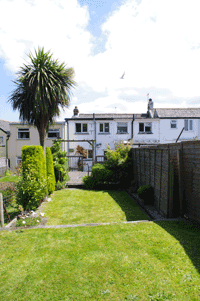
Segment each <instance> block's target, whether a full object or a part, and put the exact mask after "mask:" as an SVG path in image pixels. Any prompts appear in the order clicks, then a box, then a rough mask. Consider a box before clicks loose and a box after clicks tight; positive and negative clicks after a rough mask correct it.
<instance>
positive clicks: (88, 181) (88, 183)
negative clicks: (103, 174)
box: [83, 176, 97, 189]
mask: <svg viewBox="0 0 200 301" xmlns="http://www.w3.org/2000/svg"><path fill="white" fill-rule="evenodd" d="M83 184H84V187H85V188H86V189H94V188H95V187H96V186H97V182H96V181H95V179H94V178H93V177H91V176H85V177H83Z"/></svg>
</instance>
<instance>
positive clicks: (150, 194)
mask: <svg viewBox="0 0 200 301" xmlns="http://www.w3.org/2000/svg"><path fill="white" fill-rule="evenodd" d="M137 193H138V195H139V197H140V198H141V199H143V200H144V201H145V203H146V204H147V203H148V204H152V203H153V200H154V191H153V187H151V186H150V185H143V186H140V188H139V189H138V190H137Z"/></svg>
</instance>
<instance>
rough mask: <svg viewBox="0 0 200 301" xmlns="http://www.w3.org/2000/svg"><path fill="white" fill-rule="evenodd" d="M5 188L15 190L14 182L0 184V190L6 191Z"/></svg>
mask: <svg viewBox="0 0 200 301" xmlns="http://www.w3.org/2000/svg"><path fill="white" fill-rule="evenodd" d="M7 188H12V189H14V188H15V183H14V182H0V190H6V189H7Z"/></svg>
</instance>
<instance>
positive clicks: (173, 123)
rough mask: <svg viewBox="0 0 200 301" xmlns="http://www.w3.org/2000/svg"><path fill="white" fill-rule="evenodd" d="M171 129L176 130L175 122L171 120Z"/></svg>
mask: <svg viewBox="0 0 200 301" xmlns="http://www.w3.org/2000/svg"><path fill="white" fill-rule="evenodd" d="M171 129H177V121H176V120H171Z"/></svg>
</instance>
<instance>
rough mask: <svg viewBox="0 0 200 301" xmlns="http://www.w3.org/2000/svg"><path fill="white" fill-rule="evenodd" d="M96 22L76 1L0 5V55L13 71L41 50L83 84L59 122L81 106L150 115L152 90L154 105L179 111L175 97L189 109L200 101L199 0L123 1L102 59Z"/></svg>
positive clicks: (110, 23) (111, 20)
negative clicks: (95, 33) (93, 26)
mask: <svg viewBox="0 0 200 301" xmlns="http://www.w3.org/2000/svg"><path fill="white" fill-rule="evenodd" d="M89 22H90V16H89V11H88V8H87V6H84V7H81V6H80V5H79V3H78V1H77V0H70V1H66V0H42V1H41V0H29V1H27V0H26V1H25V0H13V1H8V0H0V56H3V57H4V59H5V60H6V65H7V67H8V68H9V69H10V70H12V71H13V72H16V71H17V69H18V67H19V66H21V65H22V63H23V62H24V58H25V57H26V56H25V53H27V52H29V50H31V51H33V49H34V48H37V47H38V46H44V47H45V50H49V49H51V50H52V52H53V54H54V56H55V57H56V58H59V59H60V60H61V61H64V62H66V63H67V65H68V66H69V67H71V66H72V67H74V69H75V74H76V78H75V80H76V81H77V83H78V84H79V86H78V87H77V89H76V91H75V93H74V97H73V98H72V101H71V106H70V108H69V109H68V110H66V113H61V117H60V120H63V118H64V117H69V116H71V115H72V111H73V108H74V106H75V105H77V103H78V107H79V109H80V112H82V113H87V112H88V113H89V112H90V113H91V112H92V113H93V112H94V113H95V112H100V111H101V112H104V111H105V110H106V111H107V112H110V113H111V112H115V107H117V109H116V112H127V113H128V112H133V113H134V112H135V113H142V112H145V111H146V108H147V103H146V91H148V88H149V89H150V88H151V87H155V89H154V90H155V91H154V93H152V95H153V97H154V99H153V100H155V107H174V106H175V107H176V104H175V102H174V99H175V98H176V97H177V106H179V107H182V106H186V107H187V106H189V105H187V102H184V101H186V100H185V98H187V97H188V99H189V98H190V97H191V98H192V97H197V98H198V99H199V98H200V97H199V96H200V72H199V70H200V35H199V28H200V18H199V0H191V1H187V0H184V1H183V0H182V1H181V0H176V1H174V0H168V1H162V0H142V1H133V0H127V1H124V3H123V5H121V6H120V7H118V8H117V9H116V10H115V11H114V12H112V13H111V14H110V15H109V17H108V18H107V20H106V22H104V24H103V25H102V33H103V35H105V36H106V38H107V39H106V45H105V51H104V52H102V53H99V54H96V55H92V50H93V45H94V44H95V39H96V38H95V37H94V36H92V35H91V34H90V32H89V31H88V30H87V25H88V23H89ZM124 71H125V78H124V80H120V79H119V78H120V76H121V75H122V74H123V72H124ZM83 89H84V91H85V92H82V91H83ZM142 90H144V92H141V91H142ZM156 90H157V91H156ZM161 90H163V91H170V92H171V93H166V95H165V94H164V93H161V92H160V91H161ZM90 92H91V93H90ZM93 92H95V93H93ZM156 93H157V94H156ZM160 93H161V94H160ZM122 94H123V95H124V99H121V95H122ZM152 95H151V93H150V97H152ZM125 96H127V97H125ZM181 97H184V100H183V101H182V102H181V101H180V98H181ZM141 98H142V99H141ZM128 99H129V100H128ZM130 99H132V101H130ZM138 99H140V100H138ZM170 99H172V100H173V103H170ZM164 100H165V102H164ZM156 101H157V102H156ZM61 118H62V119H61Z"/></svg>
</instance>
